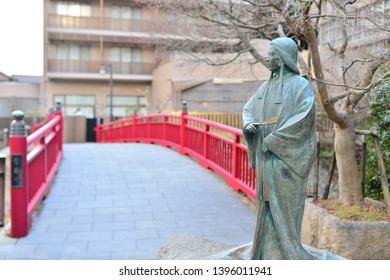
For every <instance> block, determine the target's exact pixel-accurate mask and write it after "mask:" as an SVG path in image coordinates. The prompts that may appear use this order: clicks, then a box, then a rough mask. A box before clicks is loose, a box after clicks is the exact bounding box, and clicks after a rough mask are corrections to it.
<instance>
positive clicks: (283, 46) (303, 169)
mask: <svg viewBox="0 0 390 280" xmlns="http://www.w3.org/2000/svg"><path fill="white" fill-rule="evenodd" d="M297 55H298V48H297V45H296V43H295V42H294V41H293V40H292V39H290V38H278V39H275V40H273V41H272V42H271V43H270V47H269V53H268V62H269V66H270V69H271V71H272V74H271V78H270V79H269V80H268V81H267V82H265V83H264V84H262V85H261V86H260V88H259V89H258V90H257V92H256V93H255V94H254V95H253V96H252V97H251V98H250V99H249V101H248V102H247V103H246V104H245V106H244V111H243V124H244V127H243V131H244V136H245V139H246V140H247V143H248V156H249V162H250V164H251V167H252V168H253V169H255V171H256V195H257V203H258V205H257V211H258V215H257V225H256V232H255V236H254V241H253V249H252V256H251V258H252V259H300V260H306V259H313V258H314V257H313V256H312V254H310V253H308V252H307V251H306V250H305V248H304V247H303V246H302V244H301V226H302V217H303V211H304V203H305V187H306V182H307V178H308V175H309V171H310V169H311V166H312V164H313V161H314V159H315V154H316V153H315V150H316V129H315V108H314V94H313V90H312V88H311V85H310V83H309V82H308V81H307V80H306V79H305V78H303V77H301V76H300V75H299V70H298V68H297Z"/></svg>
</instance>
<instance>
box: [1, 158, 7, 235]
mask: <svg viewBox="0 0 390 280" xmlns="http://www.w3.org/2000/svg"><path fill="white" fill-rule="evenodd" d="M5 161H6V156H5V155H3V154H0V227H2V226H4V213H5V210H4V207H5Z"/></svg>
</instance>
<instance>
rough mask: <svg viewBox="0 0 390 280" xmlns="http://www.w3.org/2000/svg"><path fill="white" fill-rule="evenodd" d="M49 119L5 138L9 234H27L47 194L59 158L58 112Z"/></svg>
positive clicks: (59, 130)
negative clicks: (27, 132)
mask: <svg viewBox="0 0 390 280" xmlns="http://www.w3.org/2000/svg"><path fill="white" fill-rule="evenodd" d="M49 119H50V120H49V121H48V122H47V123H45V124H43V125H42V126H41V127H40V128H37V130H36V131H34V133H32V134H31V135H29V136H28V137H26V136H25V135H23V134H22V135H10V137H9V138H10V141H9V147H10V158H11V180H10V181H11V236H12V237H23V236H25V235H27V234H28V231H29V228H30V226H31V221H32V214H33V212H34V210H35V209H36V207H37V206H38V205H39V203H40V202H41V200H42V199H43V198H44V197H46V196H47V194H48V192H49V188H50V184H51V181H52V179H53V178H54V175H55V172H56V171H57V169H58V166H59V163H60V160H61V158H62V127H63V126H62V114H61V112H56V113H54V114H52V115H51V116H50V118H49ZM23 124H24V122H23ZM11 131H12V128H11Z"/></svg>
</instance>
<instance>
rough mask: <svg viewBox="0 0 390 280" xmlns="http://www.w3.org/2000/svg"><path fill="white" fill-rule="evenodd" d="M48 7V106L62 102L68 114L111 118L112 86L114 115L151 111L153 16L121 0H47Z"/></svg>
mask: <svg viewBox="0 0 390 280" xmlns="http://www.w3.org/2000/svg"><path fill="white" fill-rule="evenodd" d="M44 9H45V12H44V15H45V20H44V25H45V28H44V32H45V34H44V40H45V42H44V92H45V97H46V99H45V104H43V105H44V107H45V108H49V107H51V106H52V104H54V103H56V102H61V104H62V107H63V113H64V114H65V115H67V116H72V115H83V116H86V117H87V118H96V117H100V118H107V117H108V116H109V114H110V109H111V104H110V100H111V90H112V112H113V115H114V117H117V118H120V117H125V116H128V115H130V114H132V113H133V111H134V110H135V109H137V111H138V113H139V114H145V113H146V106H147V101H146V99H147V97H146V96H145V93H144V92H143V91H142V89H144V88H145V87H148V86H149V87H150V85H151V83H152V80H153V70H154V67H155V65H156V63H155V62H156V61H155V55H156V54H155V51H156V47H155V45H154V44H152V43H151V42H150V40H148V38H147V37H148V35H147V34H149V32H150V30H148V28H149V27H148V19H150V18H151V17H152V14H151V13H150V12H149V11H148V10H147V9H144V8H143V7H142V6H139V5H135V4H131V2H130V1H119V0H111V1H108V0H105V1H103V0H100V1H99V0H97V1H96V0H95V1H93V0H90V1H86V0H85V1H82V0H78V1H77V0H74V1H55V0H45V5H44ZM111 70H112V77H110V71H111ZM110 79H112V88H111V86H110Z"/></svg>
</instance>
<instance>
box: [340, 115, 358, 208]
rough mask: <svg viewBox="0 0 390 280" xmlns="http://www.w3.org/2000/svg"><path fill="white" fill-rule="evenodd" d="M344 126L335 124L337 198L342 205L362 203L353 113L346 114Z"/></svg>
mask: <svg viewBox="0 0 390 280" xmlns="http://www.w3.org/2000/svg"><path fill="white" fill-rule="evenodd" d="M346 123H347V126H346V128H340V127H339V126H337V125H335V131H336V136H335V143H334V149H335V152H336V162H337V170H338V174H339V179H338V184H339V200H340V202H341V203H342V204H344V205H362V204H363V194H362V189H361V182H360V174H359V169H358V165H357V161H356V146H355V145H356V144H355V129H354V122H353V115H352V114H348V115H347V121H346Z"/></svg>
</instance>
